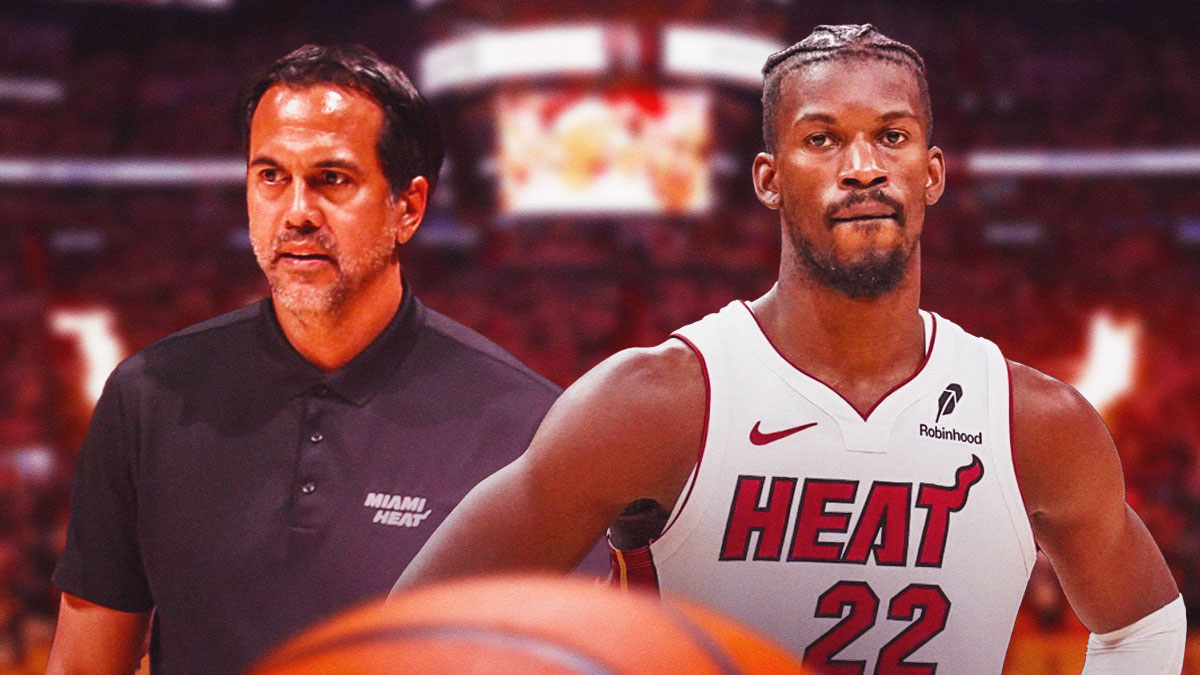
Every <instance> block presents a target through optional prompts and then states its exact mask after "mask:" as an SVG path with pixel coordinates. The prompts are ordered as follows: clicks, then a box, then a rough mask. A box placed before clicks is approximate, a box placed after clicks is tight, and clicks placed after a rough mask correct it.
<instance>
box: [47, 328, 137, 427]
mask: <svg viewBox="0 0 1200 675" xmlns="http://www.w3.org/2000/svg"><path fill="white" fill-rule="evenodd" d="M49 320H50V330H52V331H54V332H55V333H58V334H59V335H63V336H67V337H72V338H74V339H75V340H76V341H77V342H78V344H79V351H80V354H81V355H82V356H83V366H84V383H83V387H84V393H85V394H86V395H87V397H88V403H89V404H90V405H93V406H94V405H95V404H96V401H97V400H99V399H100V393H101V392H102V391H104V382H105V381H106V380H108V376H109V374H110V373H112V371H113V368H116V367H117V364H118V363H120V362H121V358H122V349H121V343H120V341H119V340H118V339H117V333H116V330H115V325H116V317H115V316H113V313H112V311H111V310H108V309H104V308H93V309H63V308H59V309H53V310H51V311H50V316H49Z"/></svg>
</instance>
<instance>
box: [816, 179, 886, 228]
mask: <svg viewBox="0 0 1200 675" xmlns="http://www.w3.org/2000/svg"><path fill="white" fill-rule="evenodd" d="M872 202H874V203H876V204H883V205H884V206H887V207H888V208H890V209H891V210H892V211H894V212H895V213H896V222H897V223H899V224H900V225H901V226H903V225H904V204H901V203H900V202H899V201H898V200H897V199H896V198H895V197H892V196H890V195H888V194H887V193H885V192H884V191H883V190H882V189H881V188H878V187H874V188H870V189H867V190H857V191H855V192H851V193H850V194H849V195H847V197H846V198H845V199H843V200H842V201H840V202H835V203H833V204H830V205H829V207H828V208H826V209H825V221H826V222H827V223H829V226H830V227H833V214H835V213H837V212H838V211H840V210H842V209H848V208H851V207H854V206H858V205H860V204H868V203H872Z"/></svg>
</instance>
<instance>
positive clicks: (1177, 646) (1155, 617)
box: [1082, 596, 1187, 675]
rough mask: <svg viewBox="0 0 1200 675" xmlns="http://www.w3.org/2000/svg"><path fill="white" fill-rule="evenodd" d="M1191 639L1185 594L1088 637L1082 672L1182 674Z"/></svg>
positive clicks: (1104, 674) (1103, 674)
mask: <svg viewBox="0 0 1200 675" xmlns="http://www.w3.org/2000/svg"><path fill="white" fill-rule="evenodd" d="M1186 640H1187V616H1186V613H1185V612H1184V607H1183V596H1178V597H1176V598H1175V599H1174V600H1172V601H1171V602H1169V603H1167V604H1166V605H1164V606H1162V607H1160V608H1159V609H1157V610H1155V611H1153V612H1150V613H1149V614H1147V615H1146V616H1144V617H1142V618H1140V619H1138V620H1137V621H1134V622H1133V623H1131V624H1129V625H1128V626H1125V627H1124V628H1118V629H1116V630H1114V631H1109V632H1107V633H1092V634H1091V636H1089V637H1088V646H1087V660H1086V661H1085V662H1084V665H1083V673H1082V675H1128V674H1129V673H1138V675H1179V673H1180V671H1182V670H1183V647H1184V643H1185V641H1186Z"/></svg>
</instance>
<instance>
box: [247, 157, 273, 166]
mask: <svg viewBox="0 0 1200 675" xmlns="http://www.w3.org/2000/svg"><path fill="white" fill-rule="evenodd" d="M249 166H279V162H278V161H276V160H275V158H273V157H270V156H268V155H258V156H256V157H255V158H254V159H251V160H250V163H249Z"/></svg>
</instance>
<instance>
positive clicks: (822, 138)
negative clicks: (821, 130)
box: [804, 134, 833, 148]
mask: <svg viewBox="0 0 1200 675" xmlns="http://www.w3.org/2000/svg"><path fill="white" fill-rule="evenodd" d="M804 142H805V143H806V144H807V145H809V146H810V147H814V148H827V147H829V146H831V145H833V137H832V136H830V135H829V134H813V135H811V136H809V137H808V138H806V139H804Z"/></svg>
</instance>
